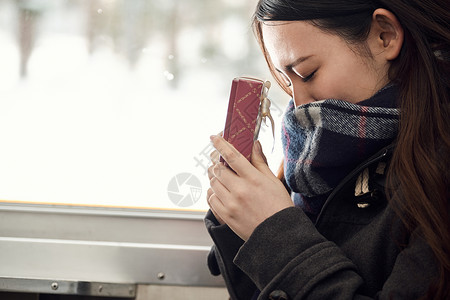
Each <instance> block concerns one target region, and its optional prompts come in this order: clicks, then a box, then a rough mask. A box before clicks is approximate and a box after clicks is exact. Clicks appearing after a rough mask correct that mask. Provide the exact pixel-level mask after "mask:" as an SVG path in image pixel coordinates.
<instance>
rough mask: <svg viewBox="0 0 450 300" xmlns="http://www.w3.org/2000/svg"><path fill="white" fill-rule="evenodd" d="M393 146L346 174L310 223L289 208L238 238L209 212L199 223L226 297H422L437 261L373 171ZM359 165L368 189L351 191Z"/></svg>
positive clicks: (212, 267) (211, 265) (381, 175)
mask: <svg viewBox="0 0 450 300" xmlns="http://www.w3.org/2000/svg"><path fill="white" fill-rule="evenodd" d="M392 148H393V147H392V146H390V147H387V148H385V149H383V150H381V151H380V152H378V153H377V154H375V155H374V156H372V157H371V158H370V159H368V160H367V161H365V162H364V163H363V164H361V165H360V166H359V167H358V168H356V169H355V170H354V171H353V172H352V173H350V174H349V175H348V176H347V177H346V178H345V179H344V180H343V181H342V182H341V184H340V185H339V186H338V187H337V188H336V189H335V190H334V191H333V192H332V194H331V195H330V197H329V198H328V199H327V201H326V203H325V205H324V207H323V208H322V211H321V213H320V215H319V217H318V218H317V221H316V222H315V223H313V222H312V221H311V220H310V219H309V218H308V217H307V216H306V215H305V214H304V213H303V211H302V210H301V209H300V208H296V207H291V208H287V209H284V210H282V211H280V212H278V213H276V214H275V215H273V216H271V217H270V218H268V219H267V220H265V221H264V222H263V223H261V224H260V225H259V226H258V227H257V228H256V229H255V230H254V232H253V234H252V235H251V236H250V238H249V239H248V240H247V241H246V242H244V241H243V240H241V239H240V238H239V237H238V236H237V235H236V234H234V232H233V231H232V230H231V229H230V228H229V227H228V226H227V225H226V224H225V225H220V224H219V223H218V222H217V220H216V219H215V217H214V215H213V214H212V213H211V212H208V214H207V215H206V217H205V224H206V227H207V229H208V232H209V234H210V235H211V237H212V239H213V241H214V246H213V247H212V249H211V252H210V255H209V257H208V266H209V268H210V271H211V273H212V274H213V275H219V274H222V276H223V278H224V280H225V283H226V285H227V288H228V291H229V294H230V297H231V299H242V300H250V299H311V300H312V299H320V300H323V299H417V298H419V297H420V296H422V295H424V294H425V293H426V291H427V289H428V286H429V285H430V283H431V282H432V280H433V278H435V277H436V276H437V267H436V261H435V259H434V256H433V254H432V252H431V250H430V248H429V246H428V245H427V244H426V243H425V242H424V240H423V238H422V237H421V235H420V232H419V230H416V231H414V232H412V233H408V231H406V229H405V228H404V226H403V225H402V222H401V221H400V220H399V218H398V217H397V215H396V214H395V213H394V211H393V209H392V208H391V207H390V205H389V204H388V203H387V200H386V196H385V193H384V190H385V188H384V182H385V172H380V171H379V169H380V166H383V164H387V163H388V162H389V158H390V155H391V152H392ZM364 170H367V171H369V180H368V183H369V191H368V192H366V193H364V194H362V195H358V196H355V185H356V183H357V182H358V177H359V176H360V174H361V173H362V172H364ZM367 171H366V172H367ZM366 174H367V173H366ZM255 291H256V293H255ZM259 291H260V293H259ZM258 293H259V295H258Z"/></svg>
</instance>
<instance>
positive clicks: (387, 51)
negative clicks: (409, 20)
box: [371, 8, 404, 60]
mask: <svg viewBox="0 0 450 300" xmlns="http://www.w3.org/2000/svg"><path fill="white" fill-rule="evenodd" d="M371 31H374V32H373V34H374V35H375V36H376V37H377V39H378V47H381V48H382V53H383V55H384V58H385V59H386V60H394V59H396V58H397V57H398V55H399V54H400V50H401V49H402V45H403V38H404V34H403V27H402V26H401V24H400V22H399V21H398V19H397V17H396V16H395V15H394V14H393V13H392V12H390V11H388V10H386V9H384V8H378V9H376V10H375V11H374V12H373V15H372V27H371Z"/></svg>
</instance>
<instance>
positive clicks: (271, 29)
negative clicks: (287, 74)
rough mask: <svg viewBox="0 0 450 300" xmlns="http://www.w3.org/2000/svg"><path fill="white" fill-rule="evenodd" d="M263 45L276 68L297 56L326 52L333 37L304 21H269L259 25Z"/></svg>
mask: <svg viewBox="0 0 450 300" xmlns="http://www.w3.org/2000/svg"><path fill="white" fill-rule="evenodd" d="M261 30H262V35H263V40H264V45H265V47H266V49H267V51H268V52H269V55H270V57H271V59H272V61H273V63H274V64H275V65H276V66H283V65H286V64H289V63H290V62H292V61H293V60H295V59H297V58H298V57H299V56H310V55H319V54H323V53H325V52H326V51H327V49H328V47H330V43H331V42H332V40H333V36H332V35H330V34H328V33H325V32H323V31H322V30H320V29H319V28H317V27H315V26H314V25H312V24H310V23H308V22H306V21H290V22H285V21H270V22H265V23H263V24H262V25H261Z"/></svg>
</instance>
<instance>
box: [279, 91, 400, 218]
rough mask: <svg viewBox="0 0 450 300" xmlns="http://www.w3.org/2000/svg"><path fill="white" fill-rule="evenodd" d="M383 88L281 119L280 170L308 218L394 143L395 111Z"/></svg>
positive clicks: (291, 111)
mask: <svg viewBox="0 0 450 300" xmlns="http://www.w3.org/2000/svg"><path fill="white" fill-rule="evenodd" d="M396 99H397V91H396V88H395V87H394V86H388V87H386V88H384V89H382V90H380V91H379V92H378V93H376V94H375V95H374V96H373V97H371V98H369V99H367V100H364V101H362V102H359V103H357V104H353V103H350V102H346V101H342V100H336V99H327V100H322V101H316V102H312V103H308V104H304V105H300V106H298V107H295V105H294V102H293V100H291V101H290V102H289V104H288V106H287V109H286V112H285V114H284V116H283V124H282V125H283V126H282V142H283V151H284V170H285V178H286V182H287V184H288V186H289V187H290V188H291V190H292V191H293V192H294V193H298V194H299V195H293V199H294V203H295V204H296V205H299V206H301V207H302V208H303V209H304V210H305V211H306V212H309V213H311V214H312V215H314V214H316V213H318V212H319V211H320V209H321V206H322V204H323V202H324V201H325V199H326V197H327V196H328V195H329V193H330V192H331V191H332V190H333V189H334V188H335V187H336V186H337V185H338V184H339V182H340V181H341V180H342V179H343V178H344V177H345V176H346V175H347V174H348V173H350V172H351V170H353V169H354V168H355V167H356V166H357V165H358V164H360V163H361V162H363V161H364V160H366V159H367V158H369V157H370V156H371V155H373V154H374V153H376V152H377V151H378V150H380V149H381V148H383V147H385V146H387V145H389V144H390V143H392V142H393V141H394V139H395V138H396V135H397V132H398V122H399V114H400V111H399V109H398V108H397V105H396Z"/></svg>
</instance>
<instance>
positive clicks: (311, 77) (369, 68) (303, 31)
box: [262, 21, 389, 106]
mask: <svg viewBox="0 0 450 300" xmlns="http://www.w3.org/2000/svg"><path fill="white" fill-rule="evenodd" d="M262 34H263V39H264V44H265V46H266V49H267V51H268V53H269V56H270V58H271V60H272V62H273V64H274V66H275V68H276V69H277V71H278V72H279V73H280V74H281V77H282V78H284V79H285V81H286V84H289V85H290V89H291V94H292V96H293V98H294V101H295V104H296V106H298V105H301V104H305V103H309V102H313V101H318V100H324V99H330V98H334V99H339V100H345V101H348V102H352V103H356V102H359V101H362V100H365V99H367V98H370V97H371V96H373V95H374V94H375V93H376V92H377V91H378V90H380V89H381V88H382V87H384V86H385V85H386V84H387V83H388V75H387V73H388V69H389V62H388V61H386V60H384V59H382V57H381V56H382V55H377V53H372V57H371V58H369V57H364V56H362V55H361V54H358V51H356V50H355V47H353V48H350V47H351V46H349V44H348V43H346V42H345V41H344V40H343V39H342V38H340V37H339V36H337V35H333V34H330V33H325V32H324V31H322V30H320V29H319V28H317V27H315V26H313V25H312V24H310V23H308V22H306V21H292V22H281V21H271V22H266V23H264V24H263V25H262ZM370 38H371V37H370V34H369V39H370Z"/></svg>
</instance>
